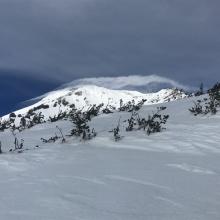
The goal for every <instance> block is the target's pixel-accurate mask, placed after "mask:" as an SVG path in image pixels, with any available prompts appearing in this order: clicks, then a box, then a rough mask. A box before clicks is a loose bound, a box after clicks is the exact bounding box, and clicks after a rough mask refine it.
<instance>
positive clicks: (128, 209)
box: [0, 99, 220, 220]
mask: <svg viewBox="0 0 220 220" xmlns="http://www.w3.org/2000/svg"><path fill="white" fill-rule="evenodd" d="M192 101H193V99H183V100H178V101H174V102H169V103H163V104H159V106H161V105H164V106H166V107H167V110H166V113H168V114H170V119H169V121H168V124H167V125H166V127H167V130H165V131H163V132H161V133H157V134H153V135H151V136H147V135H146V134H145V133H144V132H143V131H136V132H125V131H124V127H125V126H126V125H125V124H124V123H122V124H121V127H120V128H121V130H122V132H121V135H123V136H124V138H123V139H122V140H121V141H119V142H114V141H113V138H112V134H111V133H109V132H108V131H109V130H111V129H112V128H114V127H115V126H116V124H117V122H118V119H119V117H122V120H121V121H123V120H124V119H127V118H128V117H129V116H130V113H125V112H123V113H114V114H110V115H100V116H98V117H97V118H94V119H93V120H92V122H91V126H92V127H94V128H95V129H96V131H97V132H98V136H97V137H96V138H95V139H93V140H91V141H89V142H83V141H80V140H79V139H76V138H67V143H65V144H61V143H59V142H57V143H56V144H43V143H41V141H40V138H41V137H44V138H49V137H51V136H53V135H54V133H55V132H57V131H56V128H55V127H56V125H59V127H61V128H62V129H63V132H64V133H65V134H67V133H68V132H69V130H70V129H71V126H72V125H71V123H70V122H67V121H60V122H57V123H46V124H42V125H38V126H36V127H33V128H32V129H30V130H25V131H23V132H21V133H19V134H18V137H19V139H20V138H23V139H24V140H25V148H28V149H29V150H26V151H25V152H24V153H21V154H17V153H13V152H12V153H9V152H8V150H9V149H10V147H11V146H12V145H13V137H12V135H11V134H10V132H4V133H0V140H1V141H2V146H3V147H2V150H3V151H4V152H5V153H4V154H2V155H0V173H1V180H0V195H1V197H0V219H3V220H17V219H22V220H60V219H62V220H73V219H74V220H78V219H79V220H103V219H104V220H112V219H120V220H134V219H135V220H148V219H149V220H189V219H190V220H207V219H209V220H219V219H220V210H219V207H220V193H219V189H220V160H219V156H220V145H219V143H220V136H219V123H220V115H219V114H217V115H216V116H203V117H200V116H197V117H194V116H193V115H191V114H190V112H189V111H188V108H189V107H190V106H191V105H192ZM156 106H157V105H156ZM156 106H155V105H147V106H144V107H143V108H142V109H141V111H140V114H141V115H142V116H146V117H147V116H148V114H149V113H151V112H152V111H154V110H155V108H156ZM36 145H39V148H36V147H35V146H36Z"/></svg>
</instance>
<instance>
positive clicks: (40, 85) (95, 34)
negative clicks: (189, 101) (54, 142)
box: [0, 0, 220, 114]
mask: <svg viewBox="0 0 220 220" xmlns="http://www.w3.org/2000/svg"><path fill="white" fill-rule="evenodd" d="M219 8H220V1H219V0H185V1H183V0H135V1H134V0H111V1H109V0H62V1H61V0H19V1H18V0H0V102H1V103H2V104H1V105H0V114H4V113H6V112H8V111H12V110H13V109H15V108H17V107H18V106H19V103H20V102H21V101H24V100H27V99H30V98H32V97H35V96H38V95H41V94H42V93H44V92H47V91H50V90H51V89H54V88H56V87H57V86H59V85H60V84H63V83H68V82H70V81H71V80H74V79H79V78H83V77H100V76H102V77H103V76H124V75H131V74H139V75H151V74H156V75H160V76H162V77H168V78H171V79H173V80H177V81H178V82H180V83H182V84H185V85H190V86H197V85H199V84H200V82H204V84H205V85H207V86H209V85H211V84H212V83H214V82H216V81H218V80H219V76H220V73H219V69H220V62H219V61H220V29H219V27H220V15H219Z"/></svg>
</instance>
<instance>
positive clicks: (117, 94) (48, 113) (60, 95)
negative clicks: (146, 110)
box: [2, 85, 186, 125]
mask: <svg viewBox="0 0 220 220" xmlns="http://www.w3.org/2000/svg"><path fill="white" fill-rule="evenodd" d="M185 97H186V94H185V93H184V92H181V91H180V90H177V89H163V90H160V91H159V92H157V93H147V94H144V93H140V92H136V91H126V90H110V89H106V88H103V87H98V86H94V85H84V86H81V87H79V88H76V87H70V86H69V87H66V88H63V89H59V90H56V91H54V92H50V93H48V94H46V95H44V97H42V99H41V100H40V101H39V102H37V103H35V104H34V105H31V106H28V107H26V108H24V109H21V110H18V111H16V112H15V114H16V116H17V117H16V124H17V125H19V123H20V119H21V117H25V116H26V115H27V113H28V111H30V110H34V112H35V113H39V112H41V113H42V115H43V116H44V119H45V120H48V118H49V117H54V116H55V115H58V114H59V113H60V112H68V111H70V110H71V108H72V106H73V104H74V106H75V108H77V109H84V110H86V109H88V108H89V107H91V105H99V104H102V103H103V104H104V105H103V108H105V107H106V106H112V107H114V108H116V109H117V108H119V106H120V100H121V99H122V100H123V102H124V103H127V102H129V101H132V100H134V101H135V102H136V103H137V102H139V101H141V100H142V99H146V100H147V101H146V102H145V104H146V105H149V104H156V103H163V102H168V101H173V100H177V99H182V98H185ZM18 116H19V117H18ZM8 119H9V115H7V116H4V117H3V118H2V120H8Z"/></svg>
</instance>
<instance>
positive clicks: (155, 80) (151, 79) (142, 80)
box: [63, 75, 189, 91]
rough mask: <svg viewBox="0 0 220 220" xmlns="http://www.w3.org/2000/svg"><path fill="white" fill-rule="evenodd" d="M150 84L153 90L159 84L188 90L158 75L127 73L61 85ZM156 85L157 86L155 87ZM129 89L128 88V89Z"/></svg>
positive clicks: (146, 87)
mask: <svg viewBox="0 0 220 220" xmlns="http://www.w3.org/2000/svg"><path fill="white" fill-rule="evenodd" d="M152 84H154V90H156V89H157V90H160V85H161V84H163V85H164V84H166V85H169V86H168V87H169V88H174V87H175V88H179V89H184V90H189V87H187V86H185V85H182V84H181V83H179V82H177V81H175V80H172V79H169V78H166V77H162V76H158V75H148V76H141V75H129V76H118V77H93V78H84V79H78V80H74V81H72V82H71V83H68V84H65V85H64V86H63V87H76V88H78V87H81V86H84V85H96V86H101V87H105V88H108V89H118V90H123V89H129V88H131V89H132V90H134V89H135V90H136V89H137V88H141V91H151V89H152ZM157 87H158V88H157ZM129 90H130V89H129Z"/></svg>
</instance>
